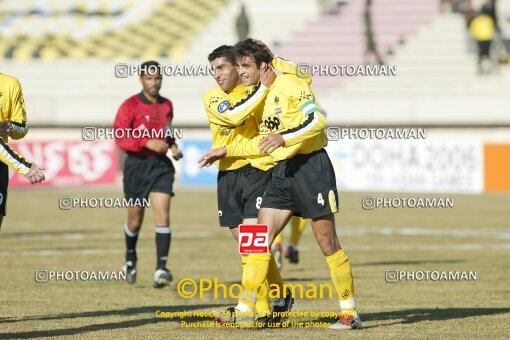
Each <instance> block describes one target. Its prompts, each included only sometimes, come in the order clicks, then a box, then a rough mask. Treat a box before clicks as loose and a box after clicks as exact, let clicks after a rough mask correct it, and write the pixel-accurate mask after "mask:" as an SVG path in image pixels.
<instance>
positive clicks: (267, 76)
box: [260, 62, 276, 87]
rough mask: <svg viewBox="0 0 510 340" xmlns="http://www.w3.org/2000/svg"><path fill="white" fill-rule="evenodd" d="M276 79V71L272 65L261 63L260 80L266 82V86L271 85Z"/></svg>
mask: <svg viewBox="0 0 510 340" xmlns="http://www.w3.org/2000/svg"><path fill="white" fill-rule="evenodd" d="M275 79H276V73H274V70H273V68H272V67H271V65H268V64H266V63H264V62H263V63H261V64H260V82H261V83H262V84H264V86H265V87H269V86H271V84H273V82H274V80H275Z"/></svg>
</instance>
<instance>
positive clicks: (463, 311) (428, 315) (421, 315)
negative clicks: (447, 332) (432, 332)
mask: <svg viewBox="0 0 510 340" xmlns="http://www.w3.org/2000/svg"><path fill="white" fill-rule="evenodd" d="M505 313H510V308H434V309H433V308H416V309H405V310H397V311H389V312H380V313H366V314H365V313H364V314H361V320H362V321H364V322H372V321H392V320H393V321H394V322H391V323H384V324H382V325H371V326H366V325H364V328H365V329H369V328H378V327H386V326H392V325H398V324H413V323H418V322H422V321H446V320H454V319H464V318H470V317H479V316H485V315H495V314H505ZM314 321H320V322H333V321H335V320H332V319H331V318H318V319H316V320H314Z"/></svg>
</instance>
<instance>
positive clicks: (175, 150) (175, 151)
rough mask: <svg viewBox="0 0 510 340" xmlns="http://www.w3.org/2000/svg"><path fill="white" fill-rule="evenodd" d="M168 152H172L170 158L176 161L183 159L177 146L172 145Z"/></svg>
mask: <svg viewBox="0 0 510 340" xmlns="http://www.w3.org/2000/svg"><path fill="white" fill-rule="evenodd" d="M170 150H172V157H173V158H174V159H175V160H176V161H178V160H179V159H181V158H182V157H183V154H182V152H181V150H179V147H178V146H177V145H175V144H174V145H172V146H171V147H170Z"/></svg>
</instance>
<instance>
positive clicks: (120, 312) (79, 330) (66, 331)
mask: <svg viewBox="0 0 510 340" xmlns="http://www.w3.org/2000/svg"><path fill="white" fill-rule="evenodd" d="M224 306H229V305H228V304H207V305H206V304H196V305H179V306H146V307H132V308H126V309H117V310H99V311H91V312H81V313H68V314H65V313H64V314H54V315H43V316H29V317H25V318H4V319H0V324H1V323H10V322H24V321H28V322H32V323H33V322H34V321H50V320H66V319H76V318H94V317H103V316H141V315H143V314H147V313H149V314H152V317H149V318H143V319H142V318H138V319H135V320H126V321H120V322H107V323H99V324H93V325H86V326H80V327H70V328H61V329H51V330H40V331H39V330H38V331H26V332H11V333H0V339H11V338H36V337H51V336H59V335H75V334H83V333H88V332H95V331H101V330H108V329H117V328H131V327H139V326H144V325H148V324H155V323H160V322H172V321H173V322H179V323H180V322H181V321H186V322H196V321H212V319H211V318H210V317H209V316H204V317H202V316H197V317H194V316H191V317H184V318H182V319H181V318H179V317H175V318H158V317H156V311H157V310H159V311H161V312H189V311H194V310H201V309H207V308H208V309H211V310H212V309H213V308H215V307H224ZM208 311H209V310H208Z"/></svg>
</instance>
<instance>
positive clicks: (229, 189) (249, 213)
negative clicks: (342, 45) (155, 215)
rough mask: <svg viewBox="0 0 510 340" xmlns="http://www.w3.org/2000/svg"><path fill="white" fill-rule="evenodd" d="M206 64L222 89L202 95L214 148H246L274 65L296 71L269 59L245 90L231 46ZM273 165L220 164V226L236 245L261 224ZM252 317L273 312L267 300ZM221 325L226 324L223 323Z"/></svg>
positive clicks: (258, 161)
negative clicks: (247, 227)
mask: <svg viewBox="0 0 510 340" xmlns="http://www.w3.org/2000/svg"><path fill="white" fill-rule="evenodd" d="M208 60H209V62H210V64H211V67H212V69H213V72H214V78H215V80H216V83H217V84H218V86H216V87H214V88H212V89H210V90H208V91H207V92H206V93H205V94H204V100H203V104H204V108H205V110H206V114H207V119H208V121H209V124H210V128H211V132H212V136H213V141H212V146H213V148H218V147H222V146H225V145H228V144H230V143H234V144H235V143H242V142H243V141H247V140H249V139H250V138H253V137H255V136H256V135H258V122H259V120H260V118H261V117H260V116H261V113H262V112H261V110H254V108H255V104H254V103H256V102H257V101H258V100H264V98H265V96H266V93H267V87H266V86H265V85H264V84H267V83H268V82H269V81H272V80H273V79H274V78H275V77H276V75H275V73H274V71H273V70H272V68H271V66H272V67H274V68H275V69H276V70H278V71H280V72H282V73H292V74H297V68H296V66H295V65H294V64H292V63H289V62H287V61H285V60H284V59H281V58H278V57H272V56H271V58H268V59H267V60H266V61H265V62H264V63H261V64H260V65H259V66H260V70H261V77H260V82H257V83H256V84H253V85H251V86H244V85H243V84H242V83H241V79H240V78H239V75H238V73H237V70H236V62H235V55H234V48H233V46H227V45H223V46H220V47H218V48H216V49H215V50H214V51H212V52H211V53H210V54H209V56H208ZM269 64H270V65H271V66H269ZM306 80H311V78H306ZM275 164H276V163H275V161H274V159H273V158H272V157H270V156H268V155H263V156H262V157H260V156H257V157H227V158H224V159H221V160H220V161H219V162H218V163H217V166H218V168H219V172H218V183H217V184H218V188H217V196H218V215H219V220H220V225H221V226H222V227H228V228H229V230H230V232H231V233H232V235H233V237H234V238H235V239H236V241H238V239H239V228H238V226H239V224H241V223H245V224H254V223H257V216H258V212H259V209H260V206H261V203H262V196H263V194H264V191H265V188H266V186H267V184H268V183H269V181H270V179H271V171H272V167H273V166H274V165H275ZM242 260H243V265H244V263H245V260H246V257H245V256H243V257H242ZM269 271H270V273H269V276H268V281H269V282H271V279H272V276H271V273H278V268H277V266H276V263H272V265H271V266H270V269H269ZM278 276H279V273H278ZM254 312H255V313H256V315H257V316H259V317H263V316H265V315H268V314H269V313H270V310H269V302H268V299H267V297H265V298H260V299H258V300H257V302H256V305H255V311H254ZM218 321H219V322H222V320H221V319H218Z"/></svg>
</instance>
